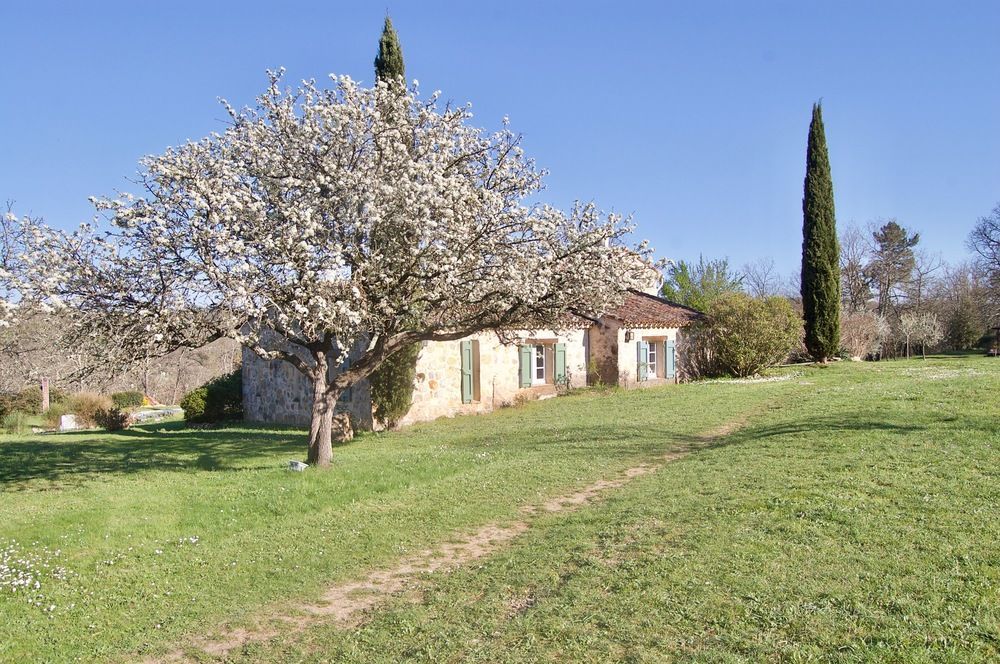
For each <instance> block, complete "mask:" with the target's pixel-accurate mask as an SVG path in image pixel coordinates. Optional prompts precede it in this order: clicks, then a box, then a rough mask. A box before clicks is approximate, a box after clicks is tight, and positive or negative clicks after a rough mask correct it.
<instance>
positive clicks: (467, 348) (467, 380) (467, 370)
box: [462, 341, 472, 403]
mask: <svg viewBox="0 0 1000 664" xmlns="http://www.w3.org/2000/svg"><path fill="white" fill-rule="evenodd" d="M462 403H472V342H471V341H463V342H462Z"/></svg>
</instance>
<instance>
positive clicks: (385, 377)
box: [368, 16, 420, 428]
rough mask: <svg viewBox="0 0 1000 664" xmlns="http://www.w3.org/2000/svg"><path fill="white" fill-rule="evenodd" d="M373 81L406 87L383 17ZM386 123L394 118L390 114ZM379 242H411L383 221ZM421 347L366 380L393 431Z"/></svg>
mask: <svg viewBox="0 0 1000 664" xmlns="http://www.w3.org/2000/svg"><path fill="white" fill-rule="evenodd" d="M375 80H376V81H385V82H386V83H392V84H398V85H403V86H405V85H406V68H405V66H404V65H403V47H402V46H400V45H399V36H398V35H397V34H396V30H395V28H393V27H392V20H391V19H390V18H389V17H388V16H386V17H385V26H383V28H382V36H381V37H380V38H379V40H378V55H376V56H375ZM387 119H388V120H390V121H391V120H393V119H395V118H394V117H393V116H392V115H389V116H388V118H387ZM376 235H377V236H378V241H379V242H380V243H383V245H385V246H388V245H390V244H393V245H395V246H396V247H397V248H399V245H400V244H402V245H408V244H411V243H412V242H414V238H413V237H412V236H411V235H410V234H409V233H401V232H399V230H398V228H397V227H395V226H394V225H393V224H392V221H391V220H386V221H385V222H384V225H380V226H379V227H378V229H377V231H376ZM400 251H401V253H402V255H404V256H409V255H410V254H409V247H408V246H403V247H402V248H401V249H400ZM419 355H420V344H417V343H413V344H410V345H408V346H404V347H403V348H401V349H399V350H397V351H396V352H395V353H393V354H392V355H390V356H389V357H387V358H386V359H385V360H384V361H383V362H382V364H380V365H379V366H378V368H377V369H375V371H373V372H372V374H371V375H370V376H369V377H368V382H369V385H370V386H371V397H372V415H373V417H374V418H375V419H376V420H378V421H379V423H380V424H382V426H385V427H388V428H393V427H395V426H396V425H397V424H398V423H399V420H401V419H402V418H403V417H404V416H405V415H406V413H408V412H409V410H410V407H411V406H412V405H413V389H414V380H415V379H416V375H417V358H418V356H419Z"/></svg>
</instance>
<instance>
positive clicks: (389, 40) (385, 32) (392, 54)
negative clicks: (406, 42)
mask: <svg viewBox="0 0 1000 664" xmlns="http://www.w3.org/2000/svg"><path fill="white" fill-rule="evenodd" d="M375 80H377V81H386V82H389V81H400V80H402V81H403V82H404V83H405V81H406V67H405V65H403V47H402V46H400V45H399V36H398V35H397V34H396V29H395V28H393V27H392V19H390V18H389V17H388V16H386V17H385V26H383V28H382V37H381V38H380V39H379V40H378V55H376V56H375Z"/></svg>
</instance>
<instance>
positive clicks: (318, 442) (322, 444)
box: [306, 370, 337, 467]
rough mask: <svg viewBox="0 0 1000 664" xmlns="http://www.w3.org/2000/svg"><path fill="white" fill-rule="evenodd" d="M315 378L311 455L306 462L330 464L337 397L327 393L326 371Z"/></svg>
mask: <svg viewBox="0 0 1000 664" xmlns="http://www.w3.org/2000/svg"><path fill="white" fill-rule="evenodd" d="M318 374H319V375H318V376H317V377H315V378H313V405H312V420H311V421H310V422H309V456H308V457H307V458H306V463H308V464H310V465H313V466H319V467H324V466H329V465H330V462H331V461H332V460H333V410H334V407H335V406H336V403H337V400H336V398H333V399H331V398H330V396H329V395H327V393H326V371H325V370H323V371H319V372H318Z"/></svg>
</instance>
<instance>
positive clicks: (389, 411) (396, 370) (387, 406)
mask: <svg viewBox="0 0 1000 664" xmlns="http://www.w3.org/2000/svg"><path fill="white" fill-rule="evenodd" d="M419 354H420V344H411V345H409V346H406V347H405V348H402V349H400V350H398V351H396V352H395V353H394V354H392V355H391V356H389V357H388V358H387V359H386V360H385V362H383V363H382V364H381V365H380V366H379V368H378V369H376V370H375V371H374V372H372V374H371V376H369V378H368V382H369V384H370V385H371V389H372V405H373V408H372V415H374V416H375V419H376V420H378V421H379V422H381V423H382V426H385V427H387V428H390V429H391V428H394V427H395V426H396V424H397V423H398V422H399V420H400V419H402V418H403V416H404V415H406V413H407V412H409V410H410V406H411V405H413V379H414V378H415V377H416V372H417V356H418V355H419Z"/></svg>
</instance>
